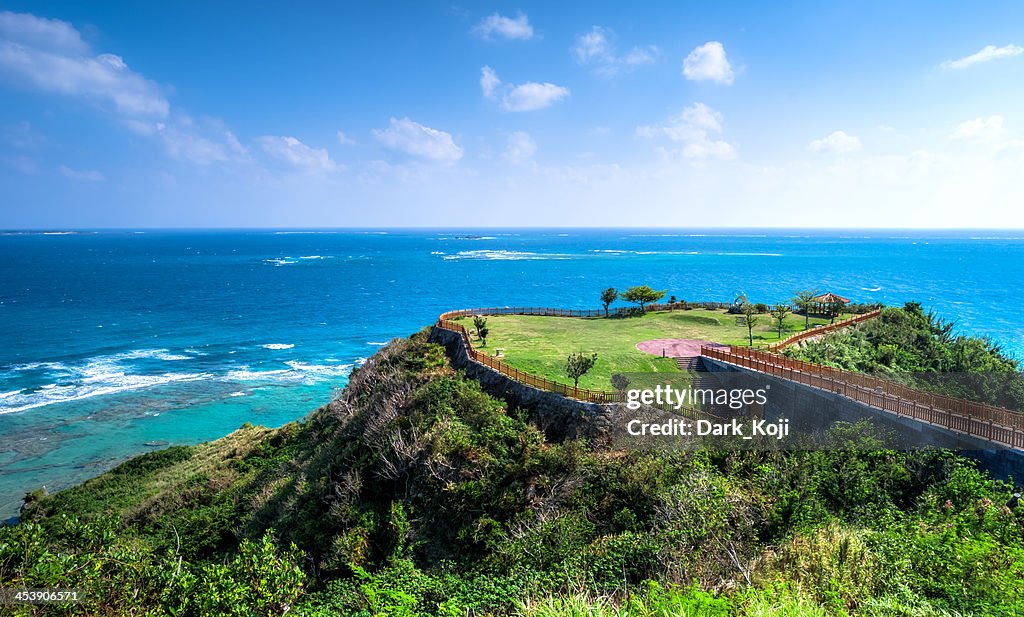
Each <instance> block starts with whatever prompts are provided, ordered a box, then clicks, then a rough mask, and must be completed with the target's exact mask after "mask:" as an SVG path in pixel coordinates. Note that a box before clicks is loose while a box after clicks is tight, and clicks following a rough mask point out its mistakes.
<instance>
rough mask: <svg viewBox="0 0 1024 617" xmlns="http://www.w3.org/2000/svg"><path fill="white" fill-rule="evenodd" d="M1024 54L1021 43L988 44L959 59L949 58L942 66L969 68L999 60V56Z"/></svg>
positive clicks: (952, 68) (1009, 56)
mask: <svg viewBox="0 0 1024 617" xmlns="http://www.w3.org/2000/svg"><path fill="white" fill-rule="evenodd" d="M1021 54H1024V47H1021V46H1019V45H1013V44H1010V45H1003V46H1002V47H996V46H995V45H986V46H984V47H982V48H981V49H980V50H979V51H977V52H975V53H973V54H971V55H969V56H964V57H963V58H959V59H957V60H947V61H946V62H943V63H942V68H944V69H950V70H959V69H967V68H970V67H972V66H974V65H975V64H982V63H984V62H991V61H993V60H998V59H999V58H1013V57H1015V56H1019V55H1021Z"/></svg>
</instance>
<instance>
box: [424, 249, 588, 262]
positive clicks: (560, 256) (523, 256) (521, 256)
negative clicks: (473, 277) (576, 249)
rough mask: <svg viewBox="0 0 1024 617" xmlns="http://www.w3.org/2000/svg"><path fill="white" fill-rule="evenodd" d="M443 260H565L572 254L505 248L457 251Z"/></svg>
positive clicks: (570, 257)
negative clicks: (508, 249) (509, 249)
mask: <svg viewBox="0 0 1024 617" xmlns="http://www.w3.org/2000/svg"><path fill="white" fill-rule="evenodd" d="M443 259H444V260H446V261H448V260H452V261H455V260H460V259H480V260H489V261H541V260H546V259H551V260H566V259H573V256H572V255H566V254H564V253H530V252H524V251H506V250H479V251H459V252H458V253H456V254H454V255H445V256H444V257H443Z"/></svg>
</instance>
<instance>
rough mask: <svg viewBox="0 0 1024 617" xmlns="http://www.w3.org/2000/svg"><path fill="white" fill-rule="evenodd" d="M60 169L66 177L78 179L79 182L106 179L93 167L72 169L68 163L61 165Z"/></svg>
mask: <svg viewBox="0 0 1024 617" xmlns="http://www.w3.org/2000/svg"><path fill="white" fill-rule="evenodd" d="M59 169H60V173H61V174H63V175H64V177H65V178H69V179H71V180H77V181H78V182H103V181H104V180H105V179H106V178H104V177H103V174H101V173H100V172H98V171H95V170H91V169H83V170H79V169H72V168H70V167H68V166H66V165H61V166H60V168H59Z"/></svg>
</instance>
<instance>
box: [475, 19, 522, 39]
mask: <svg viewBox="0 0 1024 617" xmlns="http://www.w3.org/2000/svg"><path fill="white" fill-rule="evenodd" d="M472 32H473V34H475V35H477V36H479V37H480V38H482V39H488V40H489V39H491V38H493V37H496V36H497V37H501V38H505V39H518V40H523V41H525V40H527V39H530V38H533V26H531V25H530V20H529V19H528V18H527V17H526V15H524V14H522V13H520V14H519V15H517V16H516V18H515V19H512V18H511V17H505V16H504V15H499V14H498V13H495V14H493V15H491V16H489V17H486V18H484V20H483V21H481V22H480V23H479V24H477V25H476V26H475V27H474V28H473V30H472Z"/></svg>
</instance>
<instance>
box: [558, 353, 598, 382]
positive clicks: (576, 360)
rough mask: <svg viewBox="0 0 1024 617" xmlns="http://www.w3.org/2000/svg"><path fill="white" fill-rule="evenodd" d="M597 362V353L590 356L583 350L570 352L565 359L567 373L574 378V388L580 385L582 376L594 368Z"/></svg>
mask: <svg viewBox="0 0 1024 617" xmlns="http://www.w3.org/2000/svg"><path fill="white" fill-rule="evenodd" d="M595 362H597V354H596V353H595V354H592V355H589V356H588V355H586V354H584V353H583V352H582V351H581V352H577V353H574V354H569V357H568V358H566V359H565V374H566V375H568V376H569V379H571V380H572V386H573V388H579V387H580V377H583V376H584V375H586V374H587V372H589V371H590V369H592V368H594V363H595Z"/></svg>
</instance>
